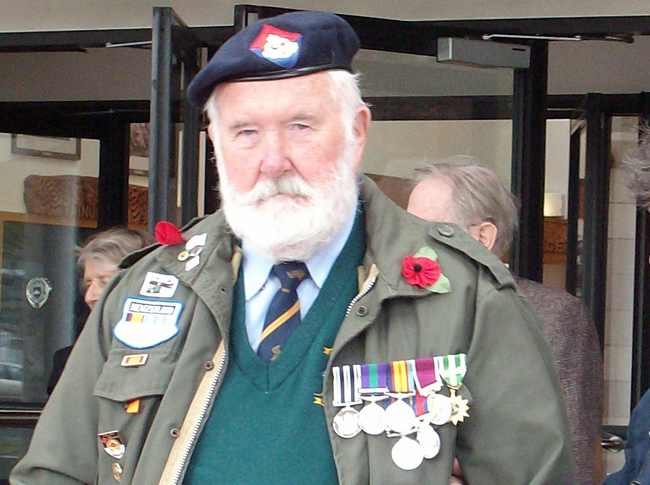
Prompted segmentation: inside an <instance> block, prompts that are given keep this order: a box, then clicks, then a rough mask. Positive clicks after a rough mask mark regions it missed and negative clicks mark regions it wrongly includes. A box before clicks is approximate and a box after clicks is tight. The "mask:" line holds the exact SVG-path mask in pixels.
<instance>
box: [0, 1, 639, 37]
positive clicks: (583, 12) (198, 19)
mask: <svg viewBox="0 0 650 485" xmlns="http://www.w3.org/2000/svg"><path fill="white" fill-rule="evenodd" d="M237 3H241V2H240V1H237V0H219V1H215V0H167V1H164V2H160V1H158V0H112V1H110V2H107V1H106V0H84V1H83V2H80V1H79V0H56V1H47V0H2V1H1V2H0V8H1V9H2V15H1V16H0V32H21V31H46V30H77V29H116V28H139V27H150V26H151V17H152V15H151V9H152V7H153V6H170V7H172V8H174V10H175V11H176V13H177V14H178V15H179V16H180V17H181V18H183V20H184V21H185V22H186V23H187V24H188V25H197V26H198V25H220V24H221V25H227V24H231V23H232V19H233V7H234V5H236V4H237ZM246 3H249V4H252V5H269V6H270V5H273V6H279V7H287V8H297V9H307V8H308V9H312V10H326V11H331V12H337V13H347V14H356V15H365V16H373V17H385V18H395V19H404V20H414V19H415V20H418V19H425V20H444V19H492V18H533V17H589V16H614V15H648V14H650V4H649V3H648V2H647V1H646V0H618V1H616V2H612V1H609V0H573V1H571V2H566V1H560V0H552V1H547V2H538V1H533V0H456V1H454V2H450V1H446V0H411V1H408V0H406V1H401V2H396V1H393V0H381V1H366V0H310V1H306V0H284V1H280V0H275V1H273V0H266V1H250V2H246Z"/></svg>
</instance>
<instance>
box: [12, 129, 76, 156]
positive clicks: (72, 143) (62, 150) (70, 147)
mask: <svg viewBox="0 0 650 485" xmlns="http://www.w3.org/2000/svg"><path fill="white" fill-rule="evenodd" d="M11 153H16V154H20V155H29V156H32V157H44V158H56V159H58V160H71V161H75V162H76V161H77V160H79V159H80V158H81V138H60V137H51V136H31V135H19V134H12V135H11Z"/></svg>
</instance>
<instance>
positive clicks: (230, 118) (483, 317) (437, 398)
mask: <svg viewBox="0 0 650 485" xmlns="http://www.w3.org/2000/svg"><path fill="white" fill-rule="evenodd" d="M358 48H359V40H358V39H357V37H356V35H355V33H354V31H353V30H352V29H351V28H350V26H349V25H348V24H347V23H346V22H345V21H343V20H342V19H341V18H339V17H337V16H335V15H332V14H327V13H315V12H296V13H290V14H286V15H282V16H278V17H275V18H273V19H267V20H262V21H260V22H257V23H254V24H252V25H250V26H249V27H247V28H245V29H243V30H242V31H240V32H239V33H237V34H236V35H235V36H233V37H232V38H231V39H229V40H228V41H227V42H226V43H225V44H224V45H223V46H222V47H221V49H220V50H219V51H218V52H217V53H216V54H215V56H214V57H213V58H212V59H211V60H210V62H209V63H208V64H207V66H206V67H205V68H204V69H203V70H202V71H201V72H200V73H199V74H198V75H197V77H196V78H195V79H194V81H193V82H192V84H191V85H190V87H189V90H188V97H189V99H190V100H191V101H192V102H193V103H195V104H197V105H205V108H206V110H207V112H208V115H209V117H210V126H209V134H210V138H211V140H212V142H213V144H214V146H215V151H216V154H217V161H218V162H217V163H218V169H219V174H220V181H221V182H220V184H221V194H222V200H223V210H222V211H219V212H217V213H216V214H214V215H211V216H208V217H206V218H204V219H203V220H200V221H197V222H194V223H192V224H191V225H190V226H188V227H186V228H185V229H184V230H183V232H182V234H180V235H178V234H177V235H174V234H171V236H172V237H168V236H166V237H161V239H162V241H161V242H163V243H167V244H164V245H162V246H161V247H158V248H156V249H154V250H152V251H150V252H149V253H148V254H145V255H143V254H138V255H136V256H134V257H132V258H131V259H130V260H129V261H126V262H125V264H126V265H129V264H130V265H132V266H131V267H130V268H128V269H126V270H125V271H123V272H122V273H120V274H119V275H118V276H117V277H116V279H115V280H113V282H112V284H111V285H110V286H109V287H108V288H107V291H106V292H105V293H104V296H103V298H102V299H101V300H100V302H99V303H98V305H97V306H96V307H95V309H94V310H93V313H92V315H91V317H90V320H89V322H88V324H87V325H86V329H85V331H84V333H83V335H82V336H81V338H80V341H79V343H78V345H77V347H76V348H75V350H74V351H73V353H72V355H71V360H70V363H69V365H68V368H67V370H66V372H64V375H63V377H62V379H61V381H60V383H59V386H58V387H57V389H56V390H55V391H54V394H53V395H52V397H51V399H50V401H49V403H48V405H47V407H46V409H45V410H44V413H43V416H42V418H41V421H40V422H39V424H38V426H37V429H36V431H35V434H34V438H33V441H32V444H31V447H30V450H29V451H28V453H27V455H26V457H25V458H24V459H23V460H22V462H21V463H20V464H19V465H18V466H17V467H16V469H15V470H14V471H13V475H12V478H13V481H14V483H29V484H35V483H48V484H57V483H62V484H63V483H114V482H115V480H118V481H121V482H123V483H135V484H150V483H165V484H167V483H180V482H183V483H187V484H206V483H342V484H359V483H368V482H372V483H390V484H394V483H413V484H420V483H447V482H448V481H449V477H450V475H451V467H452V463H453V459H454V456H455V455H458V456H459V457H460V459H461V463H462V465H463V467H464V470H465V474H466V476H467V477H468V478H469V480H471V481H473V482H475V483H483V484H504V483H513V484H514V483H521V484H523V483H526V484H530V483H563V484H564V483H571V482H572V481H573V473H574V470H573V463H572V460H573V457H572V452H571V446H570V441H569V437H568V433H567V432H566V429H567V426H568V425H567V418H566V414H565V412H564V406H563V403H562V397H561V391H560V388H559V381H558V378H557V374H556V371H555V366H554V364H553V358H552V355H551V352H550V349H549V348H548V345H547V344H546V343H545V338H544V336H543V334H542V332H541V330H540V329H539V325H538V323H537V321H536V319H535V316H534V314H533V313H532V312H531V310H530V309H529V307H528V306H527V305H526V304H525V303H523V302H522V301H521V299H520V298H518V296H517V294H516V290H515V285H514V282H513V280H512V278H511V277H510V275H509V273H508V272H507V271H506V270H505V268H504V267H503V265H502V264H501V263H500V262H499V261H498V259H497V258H495V257H494V256H492V255H490V254H489V253H487V252H485V251H483V250H482V248H481V247H480V246H479V245H478V244H477V243H476V242H475V241H474V240H473V239H471V238H469V237H467V236H466V235H465V234H464V233H463V232H462V231H457V230H455V229H454V228H453V227H451V226H449V225H439V226H430V225H429V224H428V223H425V222H424V221H421V222H420V221H418V220H417V219H415V218H413V217H411V216H409V215H408V214H406V213H405V212H403V211H401V210H399V209H398V208H397V207H396V206H395V205H394V204H393V203H392V202H391V201H390V200H388V199H387V198H386V197H385V196H384V195H382V194H381V192H380V191H379V190H378V189H377V187H376V186H375V185H373V184H372V183H371V182H370V181H369V180H368V179H367V178H365V177H361V176H360V175H359V174H358V168H359V165H360V163H361V158H362V153H363V150H364V145H365V141H366V135H367V131H368V127H369V122H370V111H369V110H368V108H367V107H366V106H365V104H364V103H363V101H362V99H361V96H360V92H359V89H358V86H357V83H356V80H355V77H354V76H353V75H352V74H351V73H350V72H349V71H350V69H351V61H352V57H353V55H354V54H355V52H356V51H357V50H358ZM161 232H162V231H161ZM163 236H164V235H163ZM138 259H139V260H138ZM136 260H137V261H136Z"/></svg>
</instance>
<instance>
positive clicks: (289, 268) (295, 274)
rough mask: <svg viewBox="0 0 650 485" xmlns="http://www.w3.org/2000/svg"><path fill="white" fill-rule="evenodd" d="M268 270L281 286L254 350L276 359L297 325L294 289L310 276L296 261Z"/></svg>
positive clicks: (296, 299) (303, 265)
mask: <svg viewBox="0 0 650 485" xmlns="http://www.w3.org/2000/svg"><path fill="white" fill-rule="evenodd" d="M271 272H272V273H273V274H274V275H275V276H276V277H277V278H278V279H279V280H280V285H281V287H280V289H279V290H278V292H277V293H276V294H275V296H274V297H273V300H272V301H271V305H270V306H269V310H268V312H267V314H266V319H265V320H264V330H263V331H262V338H261V340H260V346H259V349H257V355H259V356H260V358H261V359H262V360H263V361H265V362H271V361H273V360H275V359H276V357H277V356H278V355H279V354H280V352H281V351H282V347H283V346H284V344H285V343H286V342H287V340H289V337H290V336H291V334H292V333H293V331H294V330H295V329H296V328H298V326H299V325H300V321H301V318H300V301H299V300H298V293H297V291H296V289H297V288H298V285H299V284H300V282H301V281H303V280H304V279H305V278H308V277H309V271H308V270H307V266H305V263H302V262H298V261H291V262H288V263H280V264H276V265H275V266H273V268H272V269H271Z"/></svg>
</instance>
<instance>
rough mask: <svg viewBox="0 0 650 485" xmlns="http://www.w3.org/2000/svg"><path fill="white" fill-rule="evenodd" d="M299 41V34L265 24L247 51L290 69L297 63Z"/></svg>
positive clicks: (300, 37) (300, 36)
mask: <svg viewBox="0 0 650 485" xmlns="http://www.w3.org/2000/svg"><path fill="white" fill-rule="evenodd" d="M301 39H302V35H301V34H296V33H293V32H287V31H285V30H282V29H278V28H277V27H274V26H272V25H268V24H267V25H265V26H264V27H263V28H262V31H261V32H260V35H258V36H257V38H256V39H255V40H254V41H253V43H252V44H251V46H250V48H249V49H250V50H251V52H253V53H254V54H255V55H257V56H259V57H261V58H263V59H266V60H268V61H271V62H273V63H275V64H277V65H278V66H280V67H283V68H285V69H291V68H292V67H293V66H295V65H296V62H298V56H299V55H300V41H301Z"/></svg>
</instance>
